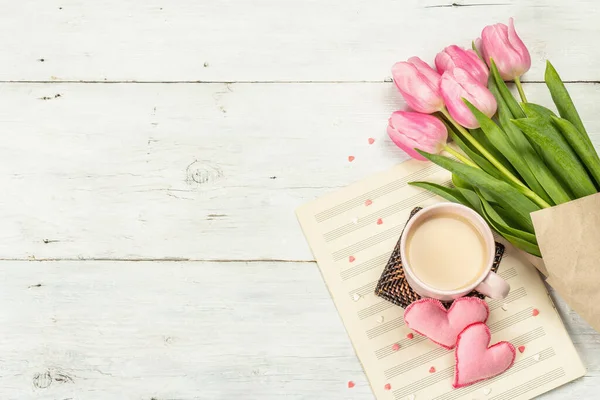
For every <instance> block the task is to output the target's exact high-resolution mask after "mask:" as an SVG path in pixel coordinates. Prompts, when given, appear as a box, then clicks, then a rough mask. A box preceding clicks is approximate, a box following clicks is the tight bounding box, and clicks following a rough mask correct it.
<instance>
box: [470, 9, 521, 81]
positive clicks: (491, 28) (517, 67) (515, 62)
mask: <svg viewBox="0 0 600 400" xmlns="http://www.w3.org/2000/svg"><path fill="white" fill-rule="evenodd" d="M481 49H482V55H483V58H484V59H485V60H486V62H487V63H488V65H490V58H492V59H493V60H494V62H495V63H496V66H497V67H498V72H500V76H501V77H502V79H504V80H514V79H515V78H519V77H520V76H521V75H523V74H524V73H525V72H527V71H529V68H530V67H531V56H530V55H529V51H528V50H527V47H525V44H523V41H522V40H521V38H519V36H518V35H517V32H516V31H515V24H514V21H513V19H512V18H511V19H510V20H509V22H508V26H506V25H504V24H495V25H488V26H486V27H485V28H483V31H482V32H481Z"/></svg>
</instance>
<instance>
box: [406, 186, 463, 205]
mask: <svg viewBox="0 0 600 400" xmlns="http://www.w3.org/2000/svg"><path fill="white" fill-rule="evenodd" d="M408 184H409V185H411V186H416V187H420V188H422V189H425V190H429V191H430V192H433V193H435V194H437V195H438V196H440V197H442V198H444V199H446V200H448V201H451V202H453V203H458V204H463V205H465V206H467V207H470V205H469V202H468V201H467V200H466V199H465V198H464V197H463V195H462V194H461V193H460V192H459V191H458V190H457V189H453V188H449V187H446V186H442V185H438V184H435V183H431V182H408Z"/></svg>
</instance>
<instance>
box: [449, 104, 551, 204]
mask: <svg viewBox="0 0 600 400" xmlns="http://www.w3.org/2000/svg"><path fill="white" fill-rule="evenodd" d="M440 112H441V113H442V114H443V115H444V117H446V119H448V121H450V122H451V123H452V125H454V127H455V128H456V129H457V130H458V131H459V132H460V133H461V134H462V135H463V136H464V137H465V139H467V140H468V141H469V142H471V144H472V145H473V146H474V147H475V148H476V149H477V150H479V152H480V153H481V154H482V155H483V156H484V157H485V158H486V159H487V160H488V161H489V162H490V163H492V165H493V166H494V167H496V169H498V171H500V173H502V175H504V176H505V177H506V178H508V180H509V181H511V182H513V183H514V184H515V185H516V188H517V189H518V190H519V191H520V192H521V193H523V194H524V195H525V196H527V197H529V198H530V199H531V200H533V201H534V202H535V203H537V204H538V205H539V206H540V207H542V208H549V207H552V206H551V205H550V204H548V203H547V202H546V201H544V199H542V198H541V197H540V196H538V195H537V194H536V193H535V192H534V191H533V190H531V189H529V188H528V187H527V186H526V185H525V184H524V183H523V182H521V180H520V179H519V178H517V177H516V176H514V175H513V174H512V173H511V172H510V171H509V170H508V169H506V167H504V165H502V163H500V161H498V160H497V159H496V158H495V157H494V156H493V155H491V154H490V152H488V151H487V150H486V149H485V147H483V146H482V145H481V143H479V142H478V141H477V139H475V138H474V137H473V135H471V133H470V132H469V131H468V130H466V129H465V128H464V127H463V126H462V125H460V124H459V123H458V122H456V121H455V120H454V118H452V116H451V115H450V113H448V110H447V109H446V108H443V109H442V110H440Z"/></svg>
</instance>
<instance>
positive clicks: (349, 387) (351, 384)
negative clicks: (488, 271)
mask: <svg viewBox="0 0 600 400" xmlns="http://www.w3.org/2000/svg"><path fill="white" fill-rule="evenodd" d="M354 386H356V385H355V383H354V382H352V381H348V389H352V388H353V387H354Z"/></svg>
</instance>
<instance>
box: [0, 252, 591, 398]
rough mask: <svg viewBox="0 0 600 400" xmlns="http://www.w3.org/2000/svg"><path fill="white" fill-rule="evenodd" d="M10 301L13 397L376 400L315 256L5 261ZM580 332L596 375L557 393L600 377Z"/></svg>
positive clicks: (1, 284)
mask: <svg viewBox="0 0 600 400" xmlns="http://www.w3.org/2000/svg"><path fill="white" fill-rule="evenodd" d="M0 303H1V304H3V307H2V308H0V335H1V337H2V341H0V354H2V357H1V361H0V367H1V369H2V373H1V374H0V388H1V389H0V392H1V393H2V398H5V399H17V398H18V399H25V398H27V399H68V398H73V399H76V398H85V399H86V400H104V399H115V400H119V399H143V400H150V399H152V398H154V399H160V400H165V399H178V400H192V399H215V400H218V399H223V400H225V399H233V398H244V399H249V400H252V399H260V400H271V399H272V400H280V399H282V398H285V399H292V400H296V399H297V400H300V399H302V400H308V399H311V400H315V399H316V400H321V399H322V400H330V399H357V400H358V399H361V400H367V399H372V398H373V397H372V394H371V392H370V389H369V387H368V384H367V382H366V380H365V377H364V375H363V372H362V370H361V367H360V364H359V362H358V361H357V359H356V357H355V354H354V351H353V350H352V347H351V345H350V342H349V340H348V337H347V335H346V333H345V331H344V328H343V326H342V323H341V321H340V319H339V317H338V314H337V312H336V310H335V307H334V305H333V303H332V301H331V299H330V297H329V294H328V292H327V290H326V288H325V285H324V283H323V281H322V279H321V276H320V274H319V272H318V268H317V267H316V265H314V264H312V263H277V262H274V263H251V264H248V263H212V262H210V263H206V262H98V261H85V262H82V261H72V262H64V261H62V262H26V261H19V262H15V261H12V262H7V261H5V262H2V263H0ZM566 322H567V324H570V325H571V326H580V325H582V324H583V323H582V322H581V321H580V320H579V319H578V317H577V316H576V315H569V318H567V319H566ZM574 339H575V342H576V345H577V347H578V349H579V350H580V351H581V354H582V356H583V357H584V359H585V360H586V365H587V366H588V368H589V371H588V374H587V376H586V378H585V379H583V380H580V381H579V382H578V383H576V384H573V385H567V386H565V387H563V388H561V389H559V390H557V391H555V392H553V393H552V395H550V396H549V397H548V398H552V399H558V398H592V397H589V396H591V395H592V393H595V390H596V389H595V388H597V387H598V386H597V385H598V384H600V382H599V380H598V379H599V378H598V372H599V371H600V366H599V365H598V363H597V360H598V359H600V345H599V343H600V341H599V340H598V339H599V337H598V334H594V335H591V336H585V335H583V336H578V335H577V333H574ZM348 380H353V381H354V382H355V383H356V385H357V386H356V387H355V388H353V389H352V390H349V389H348V388H347V387H346V385H347V381H348ZM573 394H578V396H577V397H575V396H573ZM560 395H562V397H559V396H560ZM586 395H587V396H586Z"/></svg>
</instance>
